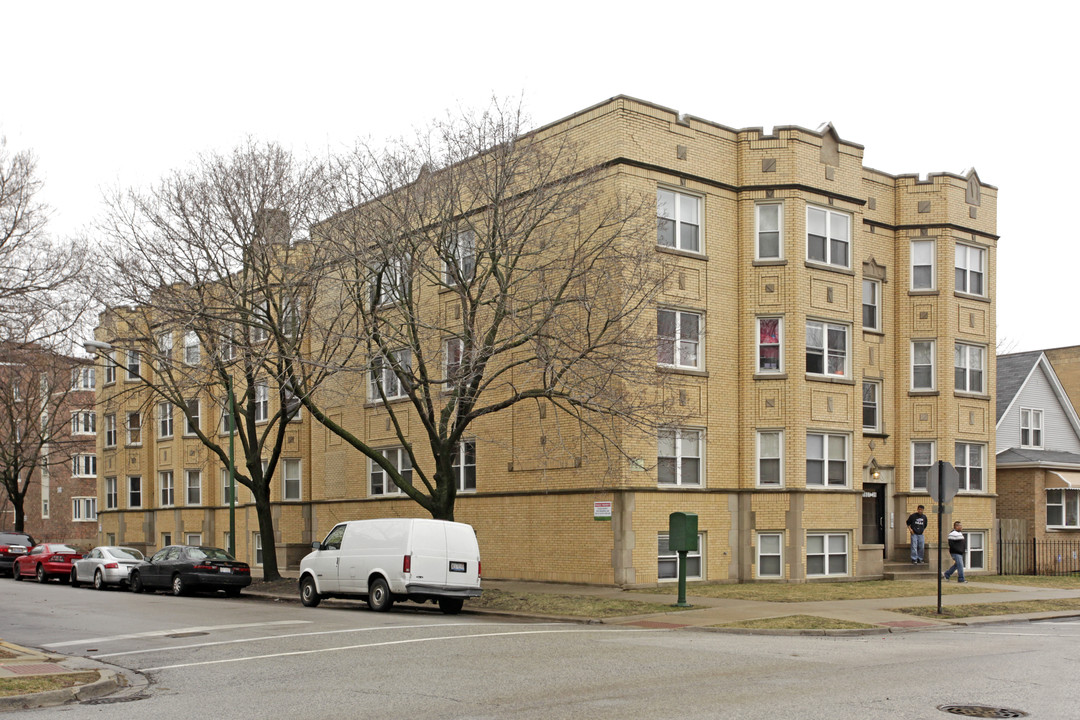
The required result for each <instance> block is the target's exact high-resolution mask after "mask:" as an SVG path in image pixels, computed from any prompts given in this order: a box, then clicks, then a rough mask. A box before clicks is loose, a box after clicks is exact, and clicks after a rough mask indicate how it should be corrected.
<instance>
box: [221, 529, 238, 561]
mask: <svg viewBox="0 0 1080 720" xmlns="http://www.w3.org/2000/svg"><path fill="white" fill-rule="evenodd" d="M231 540H232V534H231V533H230V532H229V531H228V530H226V531H225V532H224V533H222V537H221V547H222V548H223V549H224V550H225V552H227V553H232V554H233V555H235V554H236V548H232V547H229V545H230V544H231Z"/></svg>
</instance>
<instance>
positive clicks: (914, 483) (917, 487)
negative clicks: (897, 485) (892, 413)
mask: <svg viewBox="0 0 1080 720" xmlns="http://www.w3.org/2000/svg"><path fill="white" fill-rule="evenodd" d="M916 445H921V446H929V448H930V459H929V460H928V461H927V463H926V465H919V464H916V460H917V458H916V451H917V448H916V447H915V446H916ZM936 462H937V442H936V441H934V440H912V441H911V489H912V491H913V492H928V491H929V489H930V486H929V482H930V469H931V468H932V467H934V464H935V463H936ZM918 468H926V471H925V473H923V472H917V469H918ZM931 499H936V498H931Z"/></svg>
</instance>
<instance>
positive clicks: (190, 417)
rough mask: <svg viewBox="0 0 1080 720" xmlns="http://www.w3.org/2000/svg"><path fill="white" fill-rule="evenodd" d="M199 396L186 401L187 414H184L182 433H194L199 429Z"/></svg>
mask: <svg viewBox="0 0 1080 720" xmlns="http://www.w3.org/2000/svg"><path fill="white" fill-rule="evenodd" d="M201 409H202V408H201V407H200V405H199V398H192V399H191V400H188V401H187V415H185V416H184V434H185V435H195V434H196V433H197V432H198V430H199V411H200V410H201Z"/></svg>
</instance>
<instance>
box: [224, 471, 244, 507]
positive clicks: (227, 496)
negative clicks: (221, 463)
mask: <svg viewBox="0 0 1080 720" xmlns="http://www.w3.org/2000/svg"><path fill="white" fill-rule="evenodd" d="M232 485H233V484H232V482H231V481H230V478H229V468H227V467H223V468H221V504H222V505H226V506H228V505H232V504H233V502H232V500H231V498H232ZM236 487H237V488H238V489H239V487H240V483H236ZM237 498H239V496H237ZM237 502H239V500H237Z"/></svg>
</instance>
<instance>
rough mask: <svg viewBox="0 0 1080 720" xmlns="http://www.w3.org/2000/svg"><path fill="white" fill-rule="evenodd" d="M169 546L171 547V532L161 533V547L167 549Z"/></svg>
mask: <svg viewBox="0 0 1080 720" xmlns="http://www.w3.org/2000/svg"><path fill="white" fill-rule="evenodd" d="M170 545H172V533H171V532H163V533H161V547H163V548H167V547H169V546H170ZM159 549H160V548H159Z"/></svg>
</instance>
